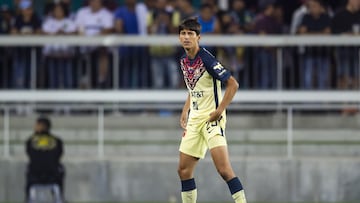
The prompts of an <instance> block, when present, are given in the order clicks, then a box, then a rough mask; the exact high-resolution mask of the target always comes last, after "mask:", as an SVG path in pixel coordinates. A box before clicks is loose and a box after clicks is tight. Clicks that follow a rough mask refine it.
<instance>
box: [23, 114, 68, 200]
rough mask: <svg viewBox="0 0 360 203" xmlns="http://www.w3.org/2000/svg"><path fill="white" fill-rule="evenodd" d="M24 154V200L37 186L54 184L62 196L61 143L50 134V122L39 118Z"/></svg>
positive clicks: (63, 170) (63, 172) (63, 171)
mask: <svg viewBox="0 0 360 203" xmlns="http://www.w3.org/2000/svg"><path fill="white" fill-rule="evenodd" d="M25 148H26V154H27V156H28V158H29V164H28V165H27V171H26V187H25V192H26V199H27V200H29V198H30V194H29V191H30V189H31V187H32V186H34V185H37V184H40V185H42V184H56V185H58V186H59V188H60V191H61V195H62V196H63V194H64V177H65V168H64V166H63V165H62V164H61V157H62V155H63V151H64V149H63V141H62V140H61V139H60V138H58V137H56V136H54V135H53V134H52V133H51V121H50V120H49V119H48V118H45V117H40V118H38V119H37V121H36V123H35V126H34V134H33V135H31V137H30V138H29V139H27V141H26V144H25Z"/></svg>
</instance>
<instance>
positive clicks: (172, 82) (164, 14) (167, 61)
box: [149, 0, 180, 89]
mask: <svg viewBox="0 0 360 203" xmlns="http://www.w3.org/2000/svg"><path fill="white" fill-rule="evenodd" d="M156 5H157V8H156V10H154V11H153V12H152V13H151V15H150V16H149V33H150V34H157V35H167V34H174V33H175V32H176V27H175V26H176V25H174V24H173V22H174V21H173V20H172V18H173V17H174V12H172V11H171V10H169V9H167V7H166V5H167V1H166V0H157V1H156ZM175 53H176V48H175V47H173V46H151V47H150V55H151V72H152V74H151V75H152V86H153V87H154V88H157V89H160V88H165V87H170V88H173V89H175V88H177V87H179V83H180V77H179V71H178V64H177V62H176V60H175ZM166 80H167V81H166Z"/></svg>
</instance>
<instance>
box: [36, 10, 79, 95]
mask: <svg viewBox="0 0 360 203" xmlns="http://www.w3.org/2000/svg"><path fill="white" fill-rule="evenodd" d="M42 31H43V33H44V34H47V35H66V34H74V33H75V32H76V26H75V23H74V22H73V21H72V20H70V19H69V18H67V13H66V8H65V5H64V4H62V3H56V4H54V7H53V9H52V10H51V14H50V16H49V18H46V20H45V21H44V23H43V25H42ZM43 54H44V56H45V59H46V62H47V63H46V64H47V68H48V71H47V72H48V77H47V79H48V81H47V82H48V87H49V88H51V89H55V88H66V89H70V88H73V87H74V86H73V85H74V77H73V75H74V74H73V65H72V60H73V56H74V48H73V47H70V46H66V45H56V44H53V45H47V46H45V47H44V48H43Z"/></svg>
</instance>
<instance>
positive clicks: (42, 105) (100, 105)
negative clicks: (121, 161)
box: [0, 90, 360, 158]
mask: <svg viewBox="0 0 360 203" xmlns="http://www.w3.org/2000/svg"><path fill="white" fill-rule="evenodd" d="M186 94H187V92H186V91H185V90H109V91H95V90H94V91H0V109H1V110H2V112H3V118H4V119H3V133H2V134H3V154H4V156H5V157H9V156H10V148H9V145H10V138H9V137H10V112H11V111H12V110H16V108H17V107H18V106H32V108H37V109H55V108H57V106H62V105H65V106H68V108H71V109H74V110H76V109H77V110H79V109H80V110H81V109H82V110H89V109H90V110H93V111H95V112H96V116H92V117H97V122H96V123H97V142H98V143H97V146H98V148H97V152H98V153H97V155H98V157H99V158H103V157H104V151H105V149H104V131H105V126H104V124H105V120H104V113H105V112H106V111H107V112H109V111H110V112H111V111H114V109H116V110H121V111H139V110H141V111H144V110H145V111H152V110H155V111H161V110H169V111H180V110H181V108H182V106H183V103H184V98H186ZM359 107H360V94H359V92H358V91H239V92H238V93H237V94H236V96H235V98H234V100H233V103H232V104H231V105H230V106H229V108H228V110H229V111H233V112H236V111H244V110H251V111H269V110H270V111H279V112H283V111H284V112H285V113H286V114H285V115H286V125H285V128H286V137H287V138H286V142H287V157H288V158H292V157H293V134H294V133H293V131H294V129H293V123H294V121H293V112H294V111H296V110H307V111H309V110H311V111H313V110H338V111H341V110H342V109H349V108H350V109H359ZM275 119H276V118H275Z"/></svg>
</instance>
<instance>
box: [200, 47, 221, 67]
mask: <svg viewBox="0 0 360 203" xmlns="http://www.w3.org/2000/svg"><path fill="white" fill-rule="evenodd" d="M198 55H199V56H200V58H201V60H202V61H203V62H204V64H208V65H209V66H211V65H212V64H214V63H215V62H217V60H216V58H215V56H214V55H212V54H211V53H210V52H209V51H208V50H207V49H206V48H204V47H200V50H199V54H198Z"/></svg>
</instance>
